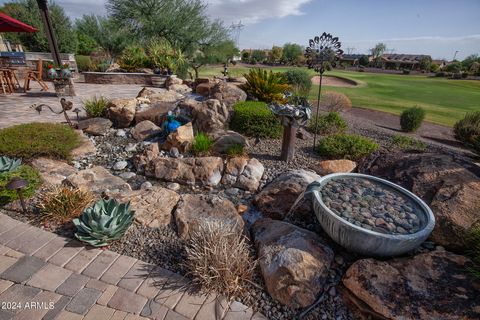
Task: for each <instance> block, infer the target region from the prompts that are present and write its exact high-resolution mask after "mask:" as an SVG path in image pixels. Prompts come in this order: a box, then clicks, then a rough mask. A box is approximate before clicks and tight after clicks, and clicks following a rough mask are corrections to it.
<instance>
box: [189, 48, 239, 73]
mask: <svg viewBox="0 0 480 320" xmlns="http://www.w3.org/2000/svg"><path fill="white" fill-rule="evenodd" d="M238 53H239V50H238V48H237V47H236V46H235V43H234V42H233V41H232V40H227V41H223V42H220V43H216V44H213V45H205V46H201V47H200V48H199V49H198V50H197V51H196V52H195V53H194V54H193V55H192V58H191V67H192V69H193V70H194V72H195V78H198V71H199V69H200V68H201V67H203V66H204V65H206V64H213V63H228V62H229V61H230V60H231V59H233V57H234V56H236V55H237V54H238Z"/></svg>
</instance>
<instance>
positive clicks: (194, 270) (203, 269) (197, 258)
mask: <svg viewBox="0 0 480 320" xmlns="http://www.w3.org/2000/svg"><path fill="white" fill-rule="evenodd" d="M248 241H249V240H248V239H247V238H246V237H245V236H244V235H242V234H238V229H237V228H236V226H235V225H231V224H225V223H223V222H221V221H219V220H208V221H204V222H201V224H200V225H199V227H198V229H197V231H194V232H192V234H191V236H190V240H189V241H188V242H187V246H186V252H187V258H186V261H185V267H186V268H187V270H188V274H189V275H190V276H192V277H193V282H194V283H195V284H197V285H199V286H201V287H202V289H203V290H204V291H206V292H207V293H212V292H215V293H217V294H223V295H225V296H226V297H227V298H229V299H232V298H233V297H240V296H242V295H243V294H245V293H246V291H247V288H248V287H249V286H251V285H255V284H254V283H253V282H252V278H253V275H254V271H255V268H256V266H257V261H256V260H255V259H254V258H253V256H252V254H251V251H250V246H249V243H248Z"/></svg>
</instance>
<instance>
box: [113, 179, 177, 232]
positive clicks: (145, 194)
mask: <svg viewBox="0 0 480 320" xmlns="http://www.w3.org/2000/svg"><path fill="white" fill-rule="evenodd" d="M112 197H113V198H115V199H117V200H118V201H120V202H128V201H130V204H131V206H132V209H133V210H134V211H135V221H137V222H138V223H140V224H142V225H144V226H147V227H150V228H158V227H160V226H167V225H169V224H170V222H171V221H172V212H173V209H174V208H175V206H176V205H177V203H178V201H179V200H180V196H179V195H178V193H176V192H175V191H171V190H168V189H165V188H162V187H159V186H153V187H152V188H150V189H148V190H143V189H142V190H137V191H132V192H123V193H119V194H116V195H113V196H112Z"/></svg>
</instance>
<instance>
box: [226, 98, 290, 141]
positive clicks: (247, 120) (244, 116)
mask: <svg viewBox="0 0 480 320" xmlns="http://www.w3.org/2000/svg"><path fill="white" fill-rule="evenodd" d="M233 110H234V114H233V118H232V122H231V124H230V126H231V128H232V130H235V131H237V132H240V133H242V134H245V135H247V136H251V137H259V138H274V139H275V138H279V137H280V136H281V135H282V131H283V128H282V125H281V124H280V121H279V120H278V118H277V117H276V116H275V115H274V114H273V112H272V110H270V109H269V108H268V107H267V105H266V104H265V103H263V102H255V101H246V102H239V103H237V104H236V105H234V107H233Z"/></svg>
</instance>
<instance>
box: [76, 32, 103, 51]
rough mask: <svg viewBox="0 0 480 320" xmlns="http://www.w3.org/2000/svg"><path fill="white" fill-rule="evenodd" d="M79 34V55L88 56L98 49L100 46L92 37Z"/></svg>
mask: <svg viewBox="0 0 480 320" xmlns="http://www.w3.org/2000/svg"><path fill="white" fill-rule="evenodd" d="M76 34H77V54H79V55H84V56H88V55H90V54H92V52H94V51H95V50H97V48H98V44H97V42H96V41H95V39H93V38H92V37H90V36H88V35H86V34H83V33H78V32H77V33H76Z"/></svg>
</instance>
